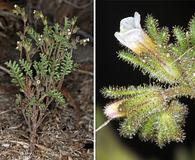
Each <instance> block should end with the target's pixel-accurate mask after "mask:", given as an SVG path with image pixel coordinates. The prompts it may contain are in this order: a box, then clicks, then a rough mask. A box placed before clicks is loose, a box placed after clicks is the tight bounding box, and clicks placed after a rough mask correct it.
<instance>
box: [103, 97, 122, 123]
mask: <svg viewBox="0 0 195 160" xmlns="http://www.w3.org/2000/svg"><path fill="white" fill-rule="evenodd" d="M123 102H124V100H119V101H116V102H113V103H111V104H109V105H107V106H106V107H105V110H104V113H105V115H106V116H107V117H108V118H109V119H114V118H119V117H124V116H126V113H125V112H122V111H120V107H119V106H120V105H121V104H122V103H123Z"/></svg>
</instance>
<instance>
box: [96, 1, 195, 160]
mask: <svg viewBox="0 0 195 160" xmlns="http://www.w3.org/2000/svg"><path fill="white" fill-rule="evenodd" d="M135 11H138V12H139V13H140V15H141V23H142V26H143V24H144V20H145V17H146V15H147V14H152V15H153V16H154V17H155V18H157V19H158V20H159V23H160V26H167V27H169V29H171V28H172V27H173V26H176V25H179V26H183V27H184V28H185V27H187V26H188V22H189V20H190V19H191V17H192V16H193V15H194V13H195V3H194V2H193V1H118V2H117V1H111V0H109V1H108V0H107V1H106V0H105V1H100V0H97V1H96V104H98V106H104V105H105V104H106V103H107V102H109V100H108V99H104V98H103V97H102V95H101V94H100V92H99V91H100V89H101V88H102V87H105V86H109V85H111V86H113V85H114V86H116V85H117V86H125V85H139V84H142V83H146V84H147V83H149V82H151V81H152V80H150V79H149V78H148V76H143V75H142V73H141V72H140V71H139V70H137V69H134V68H133V67H132V66H130V65H128V64H127V63H125V62H122V61H120V60H119V59H118V58H117V54H116V52H117V51H118V50H121V49H124V48H123V47H122V46H121V45H120V44H119V42H118V41H117V39H116V38H115V37H114V33H115V32H116V31H119V23H120V20H121V19H122V18H125V17H129V16H133V15H134V12H135ZM181 101H182V102H183V103H185V104H186V105H188V106H189V114H188V117H187V119H186V126H185V127H184V130H185V132H186V139H185V141H184V142H183V143H174V142H172V143H171V144H168V145H166V147H164V148H163V149H160V148H159V147H158V146H156V145H155V144H154V143H151V142H142V141H141V140H140V139H139V138H138V137H137V136H135V137H134V138H133V139H131V140H129V139H124V138H122V137H120V136H119V134H118V131H117V128H118V121H115V122H112V127H113V130H115V132H116V133H115V134H116V136H117V137H118V138H119V139H120V141H122V142H123V143H124V145H126V146H127V147H130V148H131V149H132V148H133V150H134V151H135V152H136V153H137V154H138V155H141V157H144V159H149V158H150V157H157V158H158V159H162V160H164V159H173V153H174V151H175V150H176V149H177V147H178V146H184V147H187V149H189V150H191V149H192V147H193V145H194V142H195V136H194V134H195V126H194V124H193V122H194V120H195V118H194V117H195V101H194V100H190V99H187V98H182V99H181Z"/></svg>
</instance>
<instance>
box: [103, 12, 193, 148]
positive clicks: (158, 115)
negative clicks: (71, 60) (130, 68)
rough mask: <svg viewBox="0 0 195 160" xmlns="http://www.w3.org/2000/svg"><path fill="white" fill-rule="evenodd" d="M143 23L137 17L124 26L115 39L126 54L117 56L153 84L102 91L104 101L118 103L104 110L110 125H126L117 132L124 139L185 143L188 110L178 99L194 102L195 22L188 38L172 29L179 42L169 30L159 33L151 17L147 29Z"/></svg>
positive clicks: (122, 21) (147, 22) (136, 13)
mask: <svg viewBox="0 0 195 160" xmlns="http://www.w3.org/2000/svg"><path fill="white" fill-rule="evenodd" d="M140 20H141V18H140V14H139V13H138V12H135V14H134V17H127V18H124V19H122V20H121V22H120V32H116V33H115V34H114V35H115V37H116V38H117V40H118V41H119V42H120V44H122V46H125V49H124V50H122V51H119V52H118V57H119V59H121V60H123V61H125V62H127V63H131V64H133V65H134V66H135V67H136V68H139V69H140V70H141V71H142V72H143V74H147V75H149V77H150V78H151V79H154V82H153V83H152V84H149V85H146V84H145V85H141V86H138V87H135V86H129V87H111V86H110V87H108V88H106V87H105V88H103V89H102V94H103V95H104V97H107V98H110V99H113V100H114V102H111V103H110V104H108V105H106V107H105V110H104V113H105V115H106V116H107V117H108V119H109V120H112V119H117V118H120V119H123V122H122V123H121V125H120V129H119V130H120V134H121V135H122V136H124V137H128V138H132V137H133V136H134V135H135V134H139V137H140V138H141V139H142V140H144V141H148V140H151V141H154V142H155V143H156V144H157V145H159V146H160V147H163V146H164V145H165V144H166V143H170V142H171V141H176V142H181V141H183V140H184V138H185V132H184V130H183V129H182V127H183V126H184V123H185V117H186V115H187V112H188V111H187V110H188V109H187V106H186V105H184V104H182V103H181V102H180V101H179V100H178V98H179V97H182V96H187V97H189V98H194V97H195V88H194V87H195V76H194V74H195V72H194V71H195V57H194V55H195V54H194V53H195V48H194V45H195V39H194V36H195V18H194V17H193V18H192V20H191V21H190V23H189V28H188V31H186V32H185V31H183V30H182V29H181V28H180V27H174V28H173V36H174V37H175V42H171V41H170V39H169V38H170V34H169V30H168V28H167V27H163V28H159V25H158V21H157V20H156V19H154V18H153V17H152V16H151V15H148V16H147V18H146V21H145V28H144V29H142V27H141V24H140ZM165 84H166V85H165Z"/></svg>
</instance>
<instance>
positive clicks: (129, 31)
mask: <svg viewBox="0 0 195 160" xmlns="http://www.w3.org/2000/svg"><path fill="white" fill-rule="evenodd" d="M140 20H141V18H140V14H139V13H138V12H135V14H134V17H127V18H124V19H122V20H121V22H120V32H116V33H115V34H114V35H115V37H116V38H117V39H118V40H119V42H120V43H121V44H122V45H124V46H126V47H128V48H129V49H131V50H132V51H133V52H135V53H136V54H141V53H148V52H149V53H155V52H156V48H155V44H154V43H153V41H152V40H151V38H150V37H149V36H148V35H147V34H146V33H145V32H144V31H143V30H142V27H141V25H140Z"/></svg>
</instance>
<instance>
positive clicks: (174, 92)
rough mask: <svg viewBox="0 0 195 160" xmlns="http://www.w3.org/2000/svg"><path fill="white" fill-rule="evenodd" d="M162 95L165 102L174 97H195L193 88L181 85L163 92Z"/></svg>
mask: <svg viewBox="0 0 195 160" xmlns="http://www.w3.org/2000/svg"><path fill="white" fill-rule="evenodd" d="M163 95H164V96H165V97H166V99H167V100H171V99H173V98H176V97H182V96H191V98H194V97H195V88H193V87H192V86H187V85H185V86H184V85H182V86H175V87H171V88H168V89H166V90H165V91H164V93H163Z"/></svg>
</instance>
